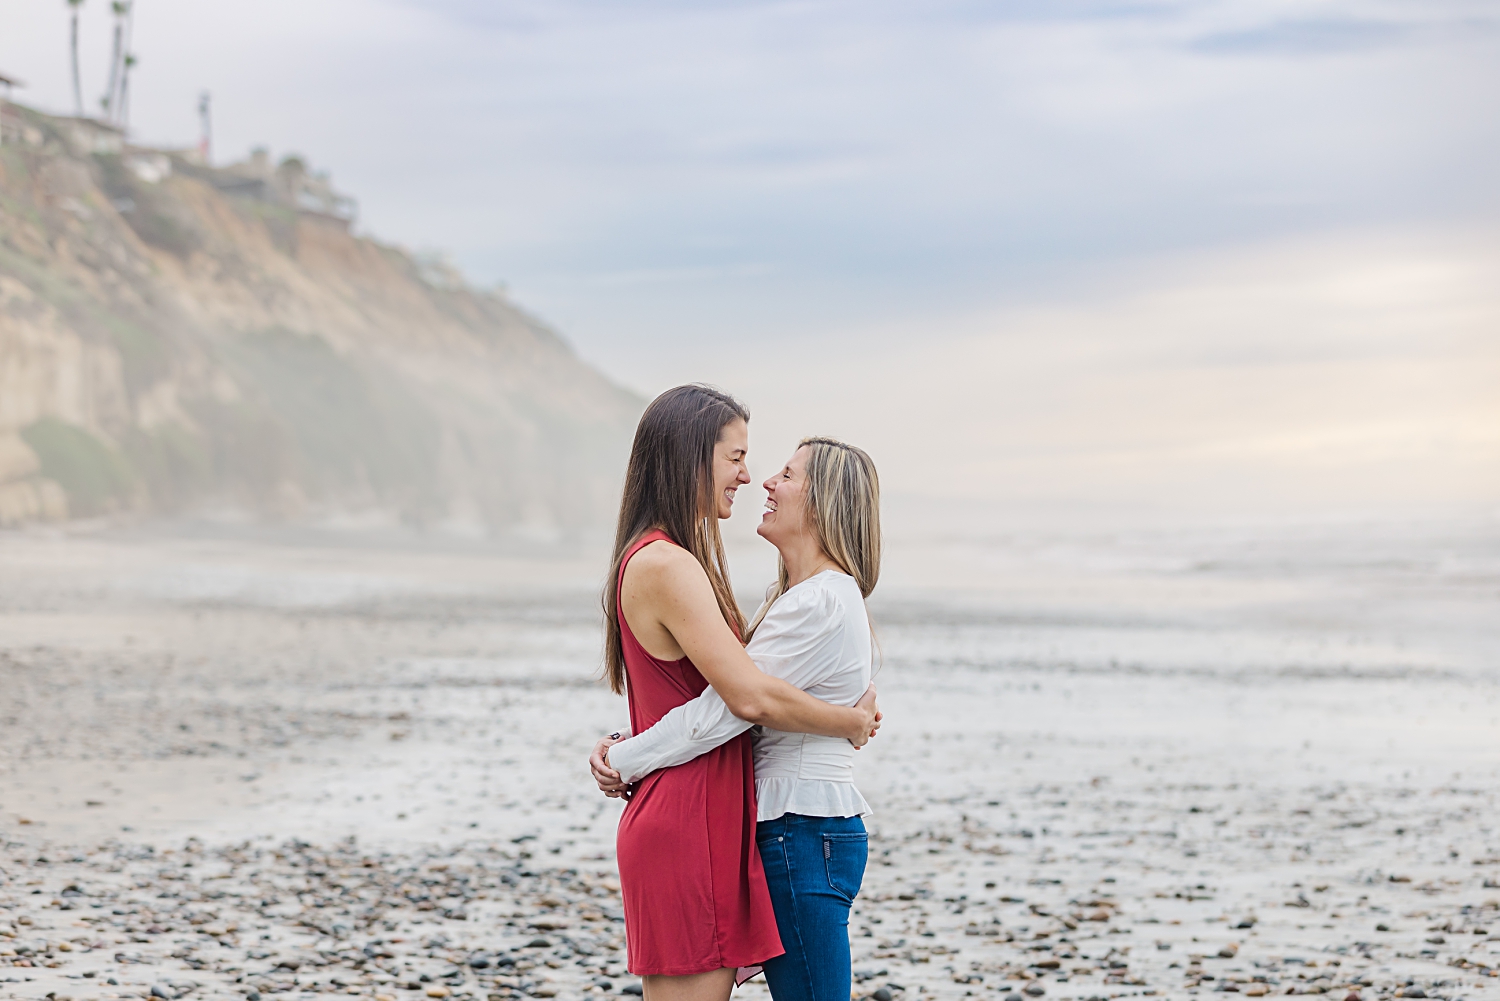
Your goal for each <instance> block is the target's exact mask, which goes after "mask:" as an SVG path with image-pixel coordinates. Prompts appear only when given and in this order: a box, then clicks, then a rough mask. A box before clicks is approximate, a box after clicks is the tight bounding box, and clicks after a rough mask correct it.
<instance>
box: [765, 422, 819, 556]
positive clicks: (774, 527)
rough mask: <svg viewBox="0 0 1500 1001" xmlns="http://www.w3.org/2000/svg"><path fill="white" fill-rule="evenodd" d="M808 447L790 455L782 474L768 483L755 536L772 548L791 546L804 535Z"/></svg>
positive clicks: (806, 524) (766, 483)
mask: <svg viewBox="0 0 1500 1001" xmlns="http://www.w3.org/2000/svg"><path fill="white" fill-rule="evenodd" d="M807 455H808V450H807V446H806V445H804V446H802V447H801V448H799V449H797V451H796V452H794V453H792V457H791V458H790V459H788V460H787V463H786V465H785V466H783V467H781V472H779V473H777V474H776V475H775V476H772V477H771V478H770V479H769V480H767V481H766V482H765V483H764V484H763V486H764V487H765V488H766V513H765V514H763V515H761V517H760V527H759V528H757V529H756V532H758V533H759V534H760V537H761V538H763V539H765V540H766V541H767V542H769V543H771V544H772V545H774V546H777V547H780V546H781V545H783V544H785V543H787V542H790V541H791V540H792V539H793V538H795V537H796V536H797V535H799V534H801V533H802V532H805V531H807V528H808V519H807V506H806V500H807Z"/></svg>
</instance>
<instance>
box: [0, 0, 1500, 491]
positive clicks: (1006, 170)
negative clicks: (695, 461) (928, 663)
mask: <svg viewBox="0 0 1500 1001" xmlns="http://www.w3.org/2000/svg"><path fill="white" fill-rule="evenodd" d="M108 30H109V14H108V9H107V5H106V4H105V3H104V2H103V0H86V2H85V4H84V8H83V48H84V52H85V64H84V88H85V91H86V93H88V94H91V95H97V94H98V93H99V91H100V90H102V88H103V85H104V67H105V65H106V62H107V47H108V42H109V38H108ZM134 48H135V51H136V52H137V54H138V56H139V59H140V64H139V68H138V72H137V75H136V77H135V79H134V81H133V84H132V86H133V88H134V90H135V98H134V114H133V125H134V127H135V129H136V132H137V134H138V136H139V137H140V138H141V139H142V140H144V141H156V142H162V143H172V144H187V143H191V142H193V141H195V139H196V136H197V126H196V118H195V105H196V101H197V95H198V93H199V91H201V90H205V89H206V90H209V91H211V92H212V94H213V101H214V109H215V157H216V159H219V160H228V159H234V158H238V157H240V156H242V155H244V153H245V152H246V151H247V150H248V149H249V148H250V147H251V146H253V145H256V144H266V145H269V146H270V147H271V148H272V151H273V153H274V154H275V155H277V156H279V155H281V154H283V153H285V152H288V151H293V150H295V151H299V152H302V153H304V154H306V155H307V156H308V157H310V158H311V160H312V161H313V162H314V163H315V164H316V165H318V166H323V167H327V168H329V169H331V170H332V171H333V174H334V178H335V180H336V181H337V182H338V183H339V185H340V186H342V187H343V188H345V189H347V190H348V191H349V192H351V193H352V194H354V195H355V196H357V197H358V198H359V200H360V205H361V225H362V226H363V228H364V229H365V230H366V231H367V232H369V233H371V234H373V235H376V236H378V237H380V238H382V239H386V240H390V241H393V242H398V243H401V244H404V245H407V246H409V247H412V248H416V249H440V250H444V251H447V252H448V253H450V254H451V255H452V256H453V258H454V259H455V260H456V261H457V262H458V263H459V264H460V266H461V267H462V268H463V269H464V271H465V272H466V273H467V274H468V275H469V276H470V278H471V279H472V280H474V281H475V282H477V283H480V284H490V283H493V282H497V281H498V282H503V283H504V284H505V285H506V286H507V287H508V288H509V289H510V291H511V293H512V295H513V296H514V297H515V298H516V299H517V300H518V301H519V302H521V303H522V304H523V305H524V306H526V307H528V308H530V309H532V310H533V311H535V312H537V313H539V314H540V315H542V316H544V317H545V318H546V319H548V320H549V321H551V322H552V323H553V324H554V325H556V326H557V327H558V328H559V329H560V330H561V331H562V332H563V333H564V334H565V335H566V336H567V337H568V338H569V339H570V340H571V341H572V342H573V343H574V344H575V345H577V346H578V348H579V350H580V352H581V353H582V354H583V355H584V356H585V357H586V358H588V359H589V360H590V361H592V362H594V363H595V364H597V365H599V366H600V367H602V368H603V369H605V370H606V371H608V372H609V373H611V374H612V375H614V376H615V377H616V378H617V379H619V380H621V381H622V382H625V383H626V384H628V385H631V386H633V387H635V388H637V389H639V390H640V391H641V392H642V393H644V394H650V393H652V392H655V391H658V390H660V389H662V388H665V387H666V386H668V385H671V384H673V383H674V382H677V381H681V380H685V379H693V378H701V379H709V380H712V381H715V382H718V383H720V384H722V385H724V386H726V387H728V388H731V389H733V390H735V391H736V392H738V393H740V394H741V395H743V396H744V397H746V398H747V399H748V400H749V402H750V403H751V405H752V407H753V409H754V410H755V411H756V414H757V418H756V422H755V434H756V437H755V440H754V444H755V447H756V448H757V457H758V458H759V459H760V460H761V464H762V466H770V465H773V464H775V463H776V462H778V461H779V459H780V453H781V452H783V451H786V449H787V447H788V443H789V442H790V441H791V440H793V438H794V436H795V435H797V434H799V433H806V432H812V431H832V432H834V433H839V434H844V435H846V436H848V437H850V438H852V439H855V440H858V441H860V442H862V443H864V444H867V445H868V446H869V447H870V448H871V450H872V451H873V452H875V454H876V457H877V459H878V460H879V461H880V463H881V465H882V470H883V473H884V475H885V477H886V480H887V482H888V485H889V486H890V487H891V488H892V489H893V490H895V491H898V492H902V493H906V494H910V495H913V496H915V495H927V496H936V497H968V498H978V499H986V500H990V501H998V502H1013V503H1015V504H1018V505H1027V504H1030V505H1033V506H1040V507H1049V506H1055V505H1070V504H1071V505H1096V506H1102V507H1111V506H1117V507H1120V508H1122V509H1124V508H1129V507H1132V506H1135V507H1160V508H1165V509H1194V510H1209V509H1212V510H1220V511H1226V512H1227V511H1239V510H1246V511H1293V512H1325V511H1350V510H1365V509H1376V508H1389V507H1397V508H1405V507H1410V508H1413V509H1418V508H1430V507H1434V506H1436V507H1442V506H1459V507H1468V508H1470V509H1475V510H1494V509H1497V508H1500V291H1497V289H1500V11H1497V8H1496V7H1495V5H1494V3H1493V2H1492V0H1421V2H1418V0H1362V2H1359V3H1354V2H1350V0H1256V2H1250V0H1120V2H1113V3H1104V2H1090V0H982V2H981V0H952V2H949V0H925V2H921V3H914V2H907V3H889V2H882V0H862V2H859V3H853V2H837V0H830V2H818V0H803V2H757V0H740V2H735V0H723V2H718V3H698V2H689V0H654V2H630V0H613V2H602V0H550V2H547V3H535V2H501V3H497V2H479V0H428V2H423V3H416V2H399V0H382V2H374V0H320V2H318V3H307V2H305V0H304V2H292V0H260V2H258V3H255V4H229V3H222V2H218V0H137V17H136V25H135V44H134ZM0 73H7V74H13V75H16V76H19V77H21V78H22V79H23V80H25V81H26V83H27V84H28V86H27V88H26V89H24V90H22V91H18V92H17V95H16V96H17V97H18V98H19V99H22V100H25V101H29V102H31V103H33V104H36V105H38V106H42V107H45V108H51V109H59V110H65V109H67V107H68V106H69V105H70V103H71V96H70V88H69V84H68V75H67V13H66V6H65V4H64V3H63V2H62V0H4V10H3V13H0ZM767 471H768V470H767Z"/></svg>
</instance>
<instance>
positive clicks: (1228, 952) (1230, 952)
mask: <svg viewBox="0 0 1500 1001" xmlns="http://www.w3.org/2000/svg"><path fill="white" fill-rule="evenodd" d="M1239 951H1240V947H1239V946H1238V945H1237V944H1236V943H1234V942H1230V943H1229V944H1228V945H1226V946H1224V947H1223V948H1222V949H1220V950H1219V958H1220V959H1233V958H1234V957H1235V956H1237V955H1238V954H1239Z"/></svg>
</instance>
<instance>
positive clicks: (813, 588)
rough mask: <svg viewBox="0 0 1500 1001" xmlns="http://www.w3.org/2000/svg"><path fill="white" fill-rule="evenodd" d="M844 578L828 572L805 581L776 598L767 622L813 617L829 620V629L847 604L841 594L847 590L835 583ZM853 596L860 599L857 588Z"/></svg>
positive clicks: (767, 616) (768, 611) (844, 596)
mask: <svg viewBox="0 0 1500 1001" xmlns="http://www.w3.org/2000/svg"><path fill="white" fill-rule="evenodd" d="M844 576H846V575H844V574H839V573H834V572H832V571H829V572H826V573H821V574H818V575H817V576H815V577H810V578H808V579H807V580H805V581H803V582H802V583H800V584H798V585H797V586H796V587H794V588H791V589H789V590H788V591H787V592H786V593H785V594H783V595H781V596H780V597H779V598H777V599H776V601H775V602H774V603H772V605H771V607H770V609H768V610H767V612H766V619H768V620H769V619H771V618H772V617H773V616H774V617H775V618H777V619H781V620H795V619H804V618H808V617H814V616H815V617H821V618H823V619H826V620H830V621H829V624H830V625H832V624H833V622H832V621H831V620H832V618H833V617H834V613H836V612H837V611H838V610H839V609H840V608H842V607H843V606H844V604H845V602H846V600H847V595H846V594H844V591H845V590H847V589H846V588H843V587H841V586H840V585H839V582H838V580H837V579H836V578H838V577H844ZM830 578H835V579H830ZM854 594H855V596H858V595H859V589H858V588H857V587H856V588H855V590H854Z"/></svg>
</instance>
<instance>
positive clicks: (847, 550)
mask: <svg viewBox="0 0 1500 1001" xmlns="http://www.w3.org/2000/svg"><path fill="white" fill-rule="evenodd" d="M797 447H798V448H799V449H802V448H805V449H807V450H808V453H807V491H806V493H804V494H803V501H802V503H803V511H804V513H805V515H806V517H807V520H808V527H809V528H811V529H812V531H813V537H814V538H816V539H817V540H818V545H819V546H820V547H822V549H823V552H825V553H827V554H828V558H829V559H831V560H833V562H834V563H836V564H838V568H839V569H840V570H842V571H844V573H846V574H848V575H849V576H850V577H853V578H854V582H855V583H856V584H858V585H859V593H860V594H861V595H863V596H864V597H866V598H868V597H869V596H870V592H871V591H874V590H875V585H876V583H878V582H879V580H880V549H881V538H880V477H879V476H878V475H877V474H876V472H875V461H874V460H873V459H871V458H870V456H869V454H868V453H867V452H865V450H864V449H862V448H855V447H854V446H853V445H850V444H848V443H847V442H842V441H839V440H838V439H837V438H803V439H802V441H801V443H800V444H799V445H798V446H797ZM790 583H791V577H790V576H788V574H787V572H786V561H784V560H782V559H781V558H780V557H779V556H778V557H777V559H776V583H774V584H772V585H771V587H770V589H769V590H768V591H767V592H766V601H765V604H763V605H761V606H760V612H759V613H758V614H757V615H756V616H755V621H754V622H753V623H751V625H750V630H749V632H750V634H752V635H753V634H754V632H755V629H756V627H757V626H759V625H760V622H761V620H762V619H764V618H765V617H766V612H767V611H769V610H770V608H771V604H772V603H773V602H774V601H775V600H776V599H777V598H779V597H781V596H782V595H783V594H785V593H786V589H787V585H788V584H790ZM745 638H746V639H747V640H748V639H749V636H748V635H747V636H746V637H745Z"/></svg>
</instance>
